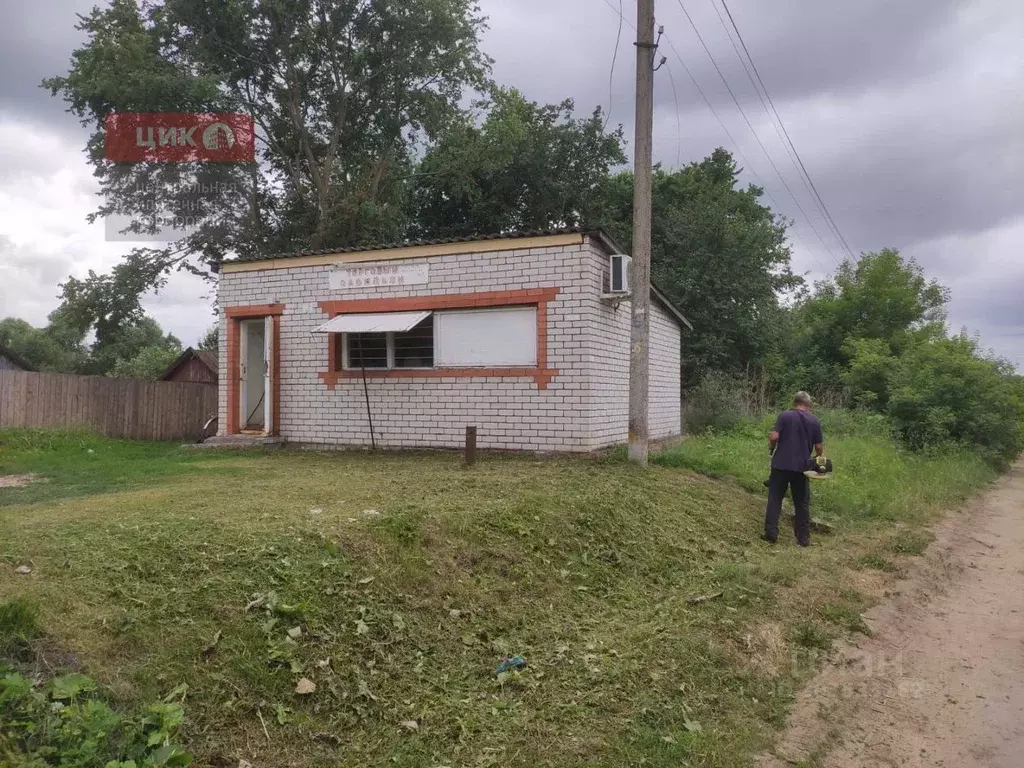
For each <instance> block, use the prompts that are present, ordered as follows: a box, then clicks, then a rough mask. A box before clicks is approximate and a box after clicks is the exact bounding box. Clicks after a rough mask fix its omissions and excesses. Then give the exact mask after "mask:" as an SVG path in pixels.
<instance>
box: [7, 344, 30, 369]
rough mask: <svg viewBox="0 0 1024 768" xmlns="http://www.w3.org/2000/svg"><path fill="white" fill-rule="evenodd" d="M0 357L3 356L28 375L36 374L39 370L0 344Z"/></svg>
mask: <svg viewBox="0 0 1024 768" xmlns="http://www.w3.org/2000/svg"><path fill="white" fill-rule="evenodd" d="M0 355H3V356H4V357H6V358H7V359H8V360H10V361H11V362H13V363H14V364H16V365H17V366H19V367H20V368H21V369H22V370H24V371H28V372H29V373H38V372H39V370H38V369H37V368H36V367H35V366H34V365H32V364H30V363H29V362H27V361H26V360H25V358H23V357H22V356H21V355H19V354H17V353H15V352H13V351H12V350H11V349H10V347H5V346H4V345H3V344H0Z"/></svg>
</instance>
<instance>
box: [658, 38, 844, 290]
mask: <svg viewBox="0 0 1024 768" xmlns="http://www.w3.org/2000/svg"><path fill="white" fill-rule="evenodd" d="M665 42H667V43H668V47H669V48H671V49H672V53H674V54H675V56H676V58H677V59H678V60H679V63H680V64H681V65H682V67H683V70H684V71H685V72H686V74H687V75H688V76H689V78H690V82H691V83H693V87H694V88H696V89H697V93H699V94H700V97H701V99H703V100H704V103H705V104H706V105H707V108H708V109H709V110H711V114H712V115H714V117H715V120H717V121H718V124H719V125H720V126H721V128H722V130H723V131H725V135H726V136H728V137H729V141H730V142H732V146H733V148H734V149H735V150H736V154H737V155H739V157H740V160H742V161H743V163H744V167H745V168H746V169H747V170H748V171H750V175H751V176H753V177H754V180H755V181H756V182H757V183H758V184H759V185H760V187H761V189H762V190H763V191H764V194H765V197H767V198H768V200H769V201H770V202H771V204H772V205H773V206H775V210H776V211H779V212H780V213H781V211H782V206H781V205H779V203H778V201H777V200H776V199H775V198H774V197H773V196H772V193H771V192H770V191H769V190H768V185H767V184H765V183H764V179H762V178H761V177H760V175H758V173H757V171H756V170H755V169H754V164H753V163H752V162H750V160H749V158H747V156H746V155H745V154H744V153H743V150H742V149H741V148H740V143H739V142H738V141H736V139H735V137H733V135H732V132H731V131H730V130H729V127H728V126H727V125H726V124H725V121H724V120H722V116H721V115H720V114H718V110H717V109H715V105H714V104H712V103H711V100H710V99H709V98H708V97H707V94H705V93H704V89H703V88H701V87H700V83H698V82H697V78H696V77H694V75H693V72H691V71H690V68H689V67H688V66H686V62H685V61H683V57H682V55H680V53H679V51H678V50H677V49H676V46H675V44H674V43H673V42H672V40H671V39H670V38H669V37H667V36H666V37H665ZM805 215H806V214H805ZM793 235H794V236H795V237H796V239H797V240H799V241H800V244H801V245H802V246H803V247H804V249H806V250H807V252H808V253H810V254H811V256H812V257H813V258H814V261H815V262H816V263H817V264H818V266H819V267H821V269H822V271H824V272H828V267H826V266H825V265H824V264H823V263H822V262H821V260H820V259H819V258H818V257H817V255H816V254H815V253H814V251H813V250H812V249H811V248H808V247H807V243H805V242H804V239H803V238H802V237H801V236H800V233H799V232H798V231H797V230H795V229H794V230H793ZM826 249H827V246H826Z"/></svg>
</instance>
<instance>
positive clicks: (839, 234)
mask: <svg viewBox="0 0 1024 768" xmlns="http://www.w3.org/2000/svg"><path fill="white" fill-rule="evenodd" d="M712 4H714V0H712ZM722 7H723V8H724V9H725V13H726V15H727V16H728V17H729V23H730V24H731V25H732V28H733V30H734V31H735V32H736V38H737V39H738V40H739V41H740V45H741V46H742V47H743V52H744V53H746V55H747V59H748V60H749V61H750V66H751V68H752V69H753V70H754V74H755V75H756V76H757V81H758V82H759V83H760V84H761V88H762V89H763V90H764V95H765V97H766V98H767V99H768V103H769V104H770V105H771V110H772V112H773V113H774V114H775V119H776V120H778V123H779V126H780V127H781V128H782V132H783V134H785V138H786V142H787V144H788V145H789V147H790V148H791V149H792V150H793V155H794V156H795V158H796V162H797V163H798V164H799V166H800V169H801V170H802V171H803V174H804V176H805V177H806V179H807V183H808V184H809V185H810V188H811V191H812V193H813V195H814V198H815V200H816V201H817V202H818V203H819V204H820V206H821V209H822V213H823V215H824V217H825V218H826V220H827V221H828V222H829V224H830V226H831V228H832V230H833V232H835V234H836V237H838V238H839V241H840V242H841V243H842V244H843V248H845V250H846V252H847V254H848V255H849V256H850V258H853V259H855V258H856V256H855V254H854V252H853V249H851V248H850V246H849V244H848V243H847V242H846V238H845V237H843V233H842V231H841V230H840V229H839V225H838V224H836V222H835V219H834V218H833V217H832V212H831V211H829V209H828V206H827V205H826V204H825V200H824V198H822V196H821V193H819V192H818V187H817V186H816V185H815V183H814V179H813V178H812V177H811V174H810V172H809V171H808V170H807V166H806V165H804V161H803V158H801V157H800V153H799V152H798V151H797V148H796V145H795V144H794V143H793V139H792V138H790V135H789V131H788V130H787V129H786V123H785V122H784V121H783V120H782V115H780V114H779V110H777V109H776V108H775V102H774V101H772V95H771V93H770V92H769V90H768V86H766V85H765V84H764V79H763V78H762V77H761V73H760V71H759V70H758V68H757V64H755V63H754V57H753V56H751V55H750V50H749V49H748V48H747V44H746V42H745V41H744V39H743V35H742V34H741V33H740V28H739V26H738V25H737V24H736V19H734V18H733V15H732V11H730V10H729V4H728V3H727V2H726V0H722ZM715 11H716V12H717V11H718V6H717V5H716V6H715ZM719 18H720V19H721V15H719ZM723 24H724V22H723ZM726 32H727V33H728V30H726ZM729 39H730V40H732V37H731V36H730V38H729ZM738 53H739V52H738V51H737V54H738ZM740 60H741V61H742V57H741V58H740ZM744 69H746V65H744ZM747 75H748V77H749V75H750V73H749V71H748V72H747ZM754 90H755V91H756V90H757V88H756V86H755V89H754ZM758 96H759V97H760V94H758ZM761 103H762V105H763V104H764V101H763V100H762V102H761Z"/></svg>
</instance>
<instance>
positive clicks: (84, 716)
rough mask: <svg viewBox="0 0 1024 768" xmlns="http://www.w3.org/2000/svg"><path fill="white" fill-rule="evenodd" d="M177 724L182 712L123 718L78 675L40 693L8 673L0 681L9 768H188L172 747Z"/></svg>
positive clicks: (172, 709)
mask: <svg viewBox="0 0 1024 768" xmlns="http://www.w3.org/2000/svg"><path fill="white" fill-rule="evenodd" d="M2 672H3V669H2V668H0V673H2ZM183 720H184V710H183V709H182V707H181V706H180V705H179V704H167V703H159V704H153V705H151V706H150V707H149V708H148V709H147V710H146V713H145V715H144V716H142V717H141V718H138V719H127V718H124V717H122V716H121V715H119V714H118V713H117V712H115V711H114V710H112V709H111V708H110V707H109V706H108V705H107V704H106V703H105V702H104V701H103V700H102V699H100V698H99V697H98V695H97V686H96V684H95V683H94V682H93V681H92V680H90V679H89V678H88V677H86V676H85V675H80V674H77V673H71V674H67V675H62V676H60V677H56V678H54V679H53V680H51V681H50V682H49V683H48V684H46V685H44V686H41V687H40V686H37V685H35V684H33V682H32V681H31V680H27V679H26V678H24V677H22V676H21V675H20V674H18V673H17V672H14V671H10V670H8V671H7V672H6V674H2V675H0V755H2V756H3V759H2V764H3V765H5V766H7V765H9V766H12V768H45V767H46V766H60V768H157V767H158V766H166V767H167V768H171V767H172V766H188V765H190V764H191V762H192V757H191V755H189V754H188V753H187V752H185V751H184V750H183V749H182V748H181V746H179V745H177V744H175V743H174V738H175V735H176V733H177V731H178V729H179V728H180V727H181V724H182V721H183Z"/></svg>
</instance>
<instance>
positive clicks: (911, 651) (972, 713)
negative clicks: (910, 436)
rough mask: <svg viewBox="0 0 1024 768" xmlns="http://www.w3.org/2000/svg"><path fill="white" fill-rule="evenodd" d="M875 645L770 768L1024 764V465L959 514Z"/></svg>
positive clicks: (940, 531)
mask: <svg viewBox="0 0 1024 768" xmlns="http://www.w3.org/2000/svg"><path fill="white" fill-rule="evenodd" d="M936 535H937V540H936V542H935V543H934V544H933V545H932V547H931V548H930V549H929V550H928V552H927V553H926V555H925V556H924V558H923V560H922V562H921V563H919V564H917V565H915V566H914V567H913V569H912V573H911V574H910V577H909V578H908V579H906V580H904V581H901V582H899V583H898V585H897V587H896V593H895V596H894V597H893V598H891V599H890V600H889V601H887V602H886V603H884V604H883V605H880V606H878V607H877V608H876V609H874V610H873V611H871V612H870V613H868V614H867V615H866V616H865V618H866V619H867V621H868V624H869V626H870V627H871V629H872V636H871V637H870V638H861V639H860V640H858V641H856V642H855V643H854V644H851V645H849V646H846V647H844V648H841V649H840V650H839V651H838V653H837V657H836V659H835V661H834V662H833V663H830V664H829V665H828V666H827V667H826V668H825V669H824V670H823V672H822V673H821V674H820V675H819V676H818V677H817V678H816V679H815V680H814V681H813V682H812V683H811V684H810V685H809V686H808V687H807V689H805V691H804V692H803V693H802V694H801V696H800V697H799V699H798V702H797V705H796V707H795V709H794V712H793V715H792V717H791V718H790V724H789V728H788V730H787V731H786V733H785V734H784V735H783V737H782V739H781V741H780V743H779V745H778V746H777V748H776V750H775V755H774V756H771V757H768V756H766V757H764V758H762V760H761V762H760V764H761V765H762V766H763V767H764V768H779V767H781V766H787V765H793V764H796V763H798V762H800V761H807V762H808V763H809V764H811V765H815V766H821V768H881V767H882V766H885V768H890V767H893V768H895V767H897V766H898V767H900V768H904V767H906V768H939V767H942V768H1021V766H1024V464H1019V465H1017V466H1016V467H1015V468H1014V470H1013V471H1012V472H1011V473H1010V474H1009V475H1007V476H1006V477H1004V478H1003V479H1002V480H1001V481H1000V482H999V484H998V485H997V486H996V487H995V488H994V489H993V490H992V491H991V492H989V493H988V494H987V495H986V496H985V497H983V498H982V500H981V502H980V503H976V504H974V505H972V506H971V507H970V508H968V509H965V510H963V511H962V512H959V513H954V514H952V515H951V516H950V517H949V518H948V519H947V520H946V521H945V522H944V523H942V524H941V525H940V526H939V527H938V528H937V529H936Z"/></svg>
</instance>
